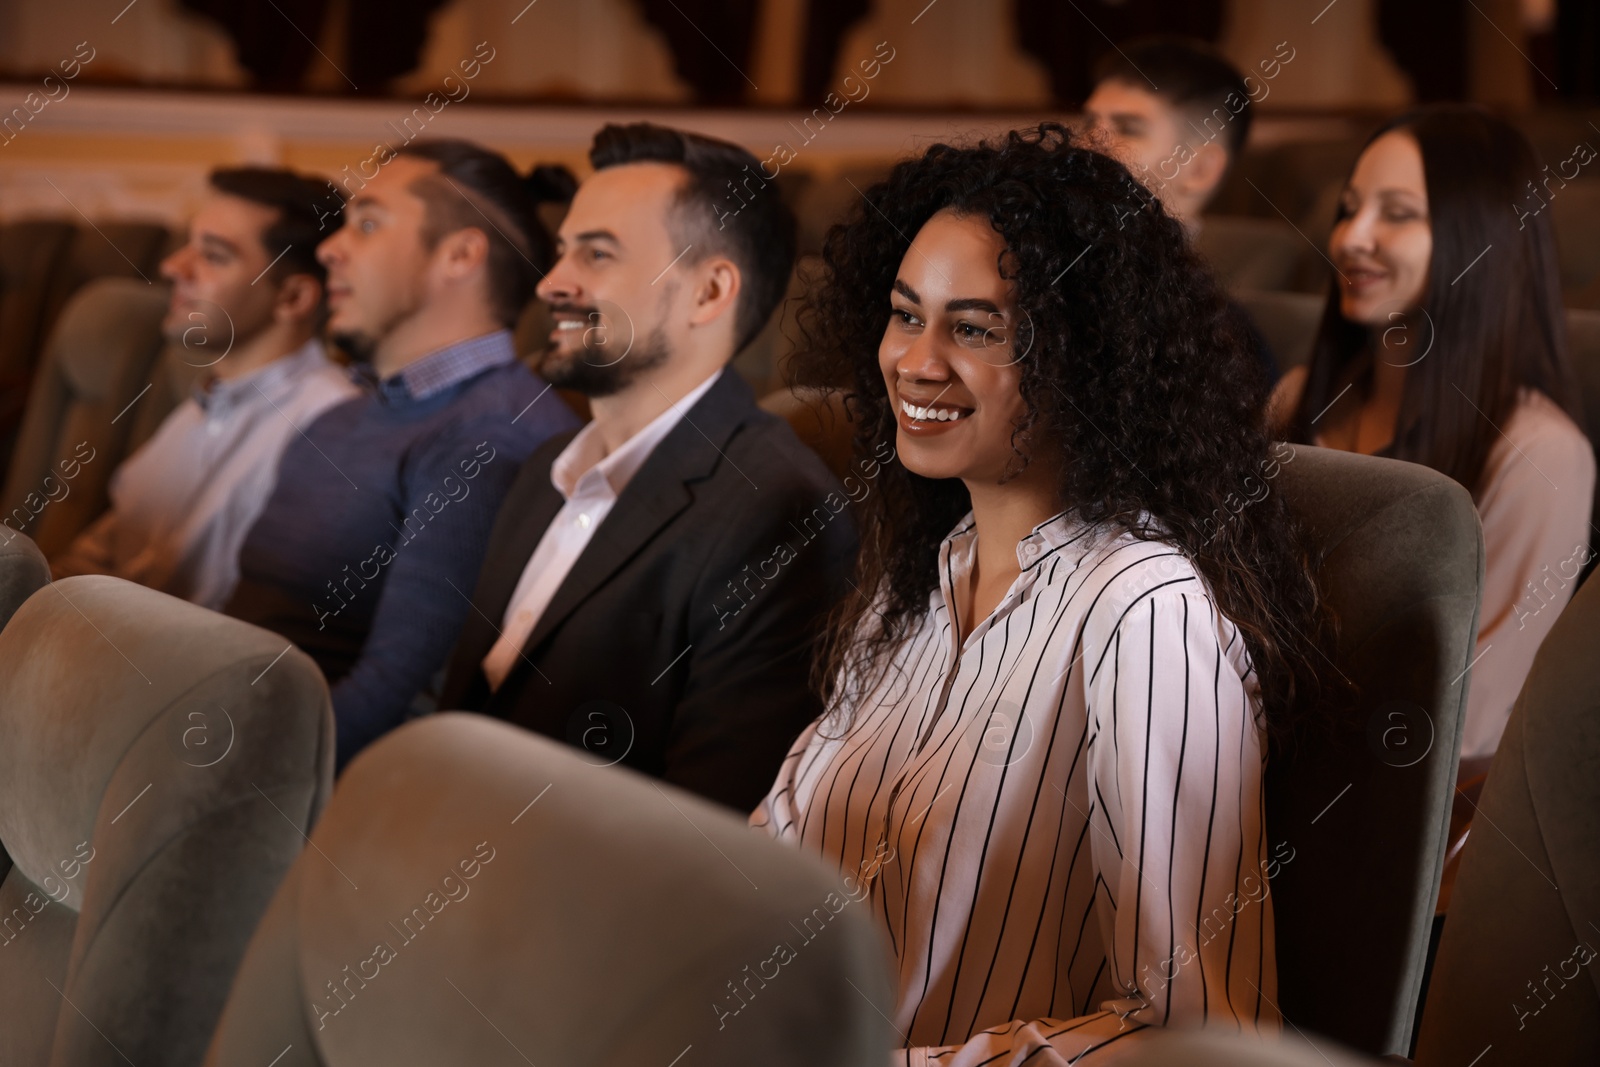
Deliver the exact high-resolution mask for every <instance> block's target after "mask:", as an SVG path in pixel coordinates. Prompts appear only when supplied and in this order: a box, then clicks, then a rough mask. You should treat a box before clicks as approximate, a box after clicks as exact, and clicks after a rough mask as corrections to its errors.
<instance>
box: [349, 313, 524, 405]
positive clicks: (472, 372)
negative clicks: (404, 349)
mask: <svg viewBox="0 0 1600 1067" xmlns="http://www.w3.org/2000/svg"><path fill="white" fill-rule="evenodd" d="M516 360H517V349H516V346H515V345H514V344H513V343H512V340H511V331H510V330H496V331H495V332H493V333H486V334H484V335H483V336H481V337H472V338H469V339H467V340H465V341H457V342H456V343H455V344H453V345H446V346H445V347H444V348H441V349H439V350H438V351H436V352H430V353H428V354H427V355H426V356H423V357H422V358H421V359H419V360H417V361H416V362H415V363H413V364H411V365H410V366H409V367H406V368H405V369H404V370H402V371H400V372H399V373H398V374H391V375H390V376H389V377H387V378H385V379H383V380H382V381H380V382H378V383H376V387H377V392H378V397H379V398H380V399H381V400H383V401H384V402H385V403H397V402H404V401H417V400H426V399H427V398H428V397H430V396H434V395H436V394H438V393H442V392H443V391H444V390H446V389H449V388H450V387H451V386H454V385H459V384H461V383H462V382H464V381H466V380H467V379H469V378H475V377H477V376H478V375H479V374H481V373H483V372H484V371H486V370H491V369H493V368H495V367H503V366H505V365H506V364H508V363H515V362H516Z"/></svg>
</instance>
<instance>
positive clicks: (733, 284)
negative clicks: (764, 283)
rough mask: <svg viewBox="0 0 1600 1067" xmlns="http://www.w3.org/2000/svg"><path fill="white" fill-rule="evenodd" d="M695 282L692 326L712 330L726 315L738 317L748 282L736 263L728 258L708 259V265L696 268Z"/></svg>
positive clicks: (703, 264) (704, 264) (706, 263)
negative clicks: (712, 324) (741, 292)
mask: <svg viewBox="0 0 1600 1067" xmlns="http://www.w3.org/2000/svg"><path fill="white" fill-rule="evenodd" d="M694 278H695V281H694V286H695V288H694V311H693V313H692V314H691V315H690V316H689V325H691V326H708V325H710V324H711V323H713V322H716V321H718V320H719V319H721V318H722V316H724V315H728V316H732V315H735V314H737V312H738V304H739V293H740V291H741V290H742V288H743V286H744V279H743V277H741V276H740V274H739V268H738V266H737V265H735V264H734V262H733V260H731V259H729V258H728V257H727V256H707V257H706V259H705V261H704V262H702V263H698V264H696V265H695V267H694ZM728 321H730V322H731V321H733V320H732V319H731V318H730V319H729V320H728Z"/></svg>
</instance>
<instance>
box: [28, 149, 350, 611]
mask: <svg viewBox="0 0 1600 1067" xmlns="http://www.w3.org/2000/svg"><path fill="white" fill-rule="evenodd" d="M325 197H326V185H325V183H320V182H316V181H313V180H311V179H309V178H303V177H301V176H299V175H296V174H293V173H291V172H289V171H283V170H266V169H258V168H245V169H237V170H219V171H216V172H214V173H213V174H212V175H211V178H210V192H209V195H208V196H207V197H206V199H205V201H204V202H203V203H202V204H201V206H200V209H199V211H198V212H197V213H196V215H195V217H194V220H193V222H192V223H191V224H190V228H189V240H188V242H187V243H186V244H185V245H184V246H183V247H182V248H180V249H178V250H177V251H176V252H174V253H173V254H172V255H171V256H169V257H168V258H167V259H166V261H165V262H163V263H162V265H161V273H162V274H163V275H164V276H165V277H166V278H168V279H169V280H171V281H172V283H173V291H172V303H171V306H170V307H169V308H168V311H167V317H166V320H165V322H164V324H163V328H164V330H165V333H166V335H167V340H168V342H169V343H170V344H172V345H173V346H174V347H175V348H176V351H177V354H178V356H179V357H180V358H182V359H183V360H184V361H185V362H188V363H190V364H192V365H195V366H198V367H202V368H204V369H203V371H202V374H203V377H202V378H201V380H200V382H199V384H198V385H197V387H196V389H195V392H194V395H193V396H191V397H190V398H189V399H187V400H185V401H184V402H183V403H182V404H180V405H179V406H178V407H177V409H176V410H174V411H173V412H172V414H171V415H169V416H168V417H167V419H166V421H165V422H163V423H162V424H161V427H160V428H159V429H158V430H157V431H156V433H155V434H154V435H153V436H152V437H151V438H150V440H149V441H147V442H146V443H145V444H144V445H143V446H142V447H141V448H140V449H139V450H138V451H137V452H135V453H134V454H133V455H132V456H130V457H129V458H128V459H127V461H126V462H124V463H123V464H122V466H121V467H120V468H118V470H117V472H116V474H115V475H113V477H112V482H111V507H110V509H109V510H108V511H107V512H106V513H105V514H104V515H102V516H101V517H100V518H99V519H98V520H96V521H95V522H94V523H93V524H92V525H91V526H90V527H89V528H88V529H87V530H85V531H84V532H83V533H82V534H80V535H79V537H78V538H77V540H75V541H74V542H73V543H72V545H71V546H69V547H68V548H67V550H66V551H65V552H64V553H63V554H62V555H60V556H58V557H57V558H56V559H54V560H52V561H51V569H52V570H53V571H54V573H55V575H56V577H58V578H60V577H65V576H67V575H71V574H114V575H116V576H118V577H121V578H127V579H128V580H130V581H135V582H138V583H140V584H141V585H147V586H149V587H151V588H152V589H159V590H161V591H162V592H165V593H171V594H172V595H174V596H178V597H182V598H184V599H185V600H190V601H193V602H194V603H196V604H201V605H203V606H205V607H208V608H213V609H220V608H221V607H222V605H223V604H224V603H226V602H227V599H228V597H229V595H230V594H231V593H232V592H233V588H234V586H235V585H236V584H237V582H238V579H239V547H240V545H241V544H242V543H243V541H244V536H245V533H246V532H247V531H248V530H249V529H250V526H251V525H252V524H253V523H254V522H255V520H256V517H257V516H258V515H259V514H260V513H261V509H262V506H263V505H264V504H265V503H266V499H267V496H268V495H269V494H270V493H271V492H272V487H273V485H274V483H275V482H276V479H277V470H278V459H279V457H280V455H281V454H282V452H283V449H284V446H285V445H286V444H287V443H288V442H289V440H290V439H292V438H294V437H296V436H297V435H298V434H299V433H300V432H301V431H302V430H304V429H305V427H307V426H308V425H310V423H311V421H312V420H313V419H315V418H316V417H317V416H318V415H320V414H321V413H322V412H323V411H324V410H326V409H327V408H329V407H331V406H332V405H334V404H336V403H339V402H340V401H343V400H348V399H350V398H352V397H354V396H355V395H357V393H358V390H357V388H356V386H355V385H354V383H352V382H351V380H350V378H349V376H348V375H347V374H346V373H345V372H344V371H343V370H342V369H340V368H339V367H338V366H336V365H335V364H334V363H332V362H331V361H330V360H329V359H328V355H327V353H326V352H325V351H324V349H323V347H322V342H321V341H320V340H319V339H318V337H317V334H318V332H319V331H320V329H321V326H322V323H323V321H324V318H325V315H326V310H325V306H326V305H325V299H324V296H325V290H324V285H325V281H326V271H325V269H324V268H323V267H322V265H321V264H320V263H318V262H317V259H316V246H317V242H318V240H319V239H320V238H321V237H322V236H324V235H323V234H322V233H321V231H320V230H319V229H318V225H317V211H318V208H319V206H320V205H321V204H322V203H323V201H324V199H325Z"/></svg>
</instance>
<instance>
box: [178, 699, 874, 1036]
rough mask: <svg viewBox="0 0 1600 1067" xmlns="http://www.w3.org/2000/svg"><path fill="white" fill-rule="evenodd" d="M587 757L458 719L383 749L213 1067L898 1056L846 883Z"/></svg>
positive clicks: (342, 793) (431, 722)
mask: <svg viewBox="0 0 1600 1067" xmlns="http://www.w3.org/2000/svg"><path fill="white" fill-rule="evenodd" d="M593 758H594V757H592V756H587V755H586V754H585V753H583V752H581V751H580V750H575V749H572V748H570V747H568V746H566V745H562V744H559V743H557V742H554V741H551V740H548V739H546V738H543V737H539V736H536V735H534V734H531V733H527V732H525V731H521V730H518V729H516V728H515V727H512V726H509V725H506V724H504V723H500V722H496V721H494V720H490V719H487V718H484V717H481V716H474V715H465V714H459V713H450V714H443V715H436V716H430V717H428V718H425V719H422V720H419V721H417V722H415V723H412V724H410V725H407V726H405V727H402V728H401V729H399V730H397V731H395V732H394V733H392V734H390V735H389V736H387V737H385V738H384V739H382V740H381V741H379V742H378V743H376V744H374V745H373V746H372V747H371V748H370V749H368V750H367V751H366V752H365V753H363V754H362V756H361V757H360V758H358V759H357V760H356V761H355V762H354V763H353V764H352V765H351V766H350V767H349V768H348V769H347V771H346V772H345V774H344V775H343V776H342V777H341V779H340V782H339V790H338V792H337V794H336V795H335V796H334V798H333V802H332V803H331V804H330V805H329V807H328V811H327V815H326V817H325V818H324V819H323V820H322V822H321V823H320V824H319V825H318V827H317V830H316V833H315V834H314V835H313V837H312V841H313V844H314V845H315V848H314V849H313V850H311V851H308V852H307V853H306V854H305V855H303V856H302V857H301V859H300V861H299V862H298V863H296V865H295V867H294V869H293V871H292V872H291V873H290V875H289V877H288V878H287V880H286V881H285V882H284V884H283V887H282V888H281V889H280V891H279V892H278V895H277V896H276V898H274V900H273V902H272V907H271V909H270V910H269V912H268V913H267V916H266V918H265V919H263V921H262V923H261V927H260V929H259V930H257V932H256V936H255V938H254V940H253V941H252V943H251V945H250V950H249V954H248V956H247V958H246V961H245V964H244V966H243V967H242V968H241V971H240V974H239V978H238V980H237V982H236V983H235V985H234V988H233V992H232V994H231V996H230V998H229V1002H228V1007H227V1010H226V1012H225V1013H224V1016H223V1019H222V1022H221V1025H220V1026H219V1028H218V1031H217V1035H216V1038H215V1041H214V1042H213V1044H212V1047H211V1050H210V1053H209V1055H208V1057H207V1062H208V1063H211V1064H218V1065H224V1064H242V1063H256V1062H260V1063H262V1064H265V1063H268V1062H270V1061H272V1059H273V1057H274V1056H279V1055H280V1054H281V1056H282V1058H281V1059H280V1060H278V1061H277V1064H276V1067H296V1065H307V1064H371V1063H383V1064H389V1065H391V1067H405V1065H412V1064H415V1065H419V1067H420V1065H423V1064H440V1063H521V1062H524V1061H525V1060H526V1061H528V1062H532V1063H536V1064H567V1065H577V1064H582V1065H593V1067H600V1065H608V1067H609V1065H615V1067H622V1065H624V1064H626V1065H630V1067H636V1065H640V1064H657V1065H659V1067H666V1065H668V1064H670V1063H673V1062H674V1061H675V1059H676V1058H678V1057H679V1056H682V1055H683V1054H684V1053H685V1051H686V1050H687V1049H688V1048H690V1047H691V1046H692V1047H693V1052H692V1053H690V1054H689V1056H688V1057H685V1059H684V1061H683V1062H685V1063H688V1062H693V1063H696V1064H702V1065H704V1064H727V1065H730V1067H731V1065H734V1064H738V1065H741V1067H747V1065H751V1064H762V1065H764V1067H773V1065H782V1064H829V1065H831V1067H850V1065H856V1064H860V1065H862V1067H882V1065H883V1064H884V1063H887V1062H888V1058H889V1049H890V1048H891V1047H892V1043H893V1038H892V1035H891V1033H890V1029H889V1025H888V1022H887V1019H886V1015H887V1014H888V1013H890V1012H891V1011H892V1010H893V991H892V990H891V988H890V986H889V983H888V977H887V959H888V948H887V945H886V944H885V943H883V942H882V941H881V940H880V935H879V933H878V932H877V930H876V929H875V928H874V926H873V925H872V924H871V923H870V922H869V920H868V913H867V907H866V905H865V904H864V903H861V902H859V901H855V900H852V899H851V898H850V897H849V895H848V890H847V888H846V887H844V886H843V885H841V879H840V878H839V877H838V875H837V873H836V872H830V871H828V870H826V869H825V868H824V867H823V866H822V865H821V864H819V863H818V862H817V861H816V860H815V859H813V858H812V857H810V856H807V855H804V854H802V853H800V852H799V851H797V850H794V849H792V848H790V847H788V846H786V845H782V844H779V843H778V842H775V841H772V840H771V839H769V838H767V837H765V836H762V835H760V834H757V833H756V832H754V831H752V830H750V829H748V828H747V827H746V825H745V824H744V822H743V821H742V820H741V819H739V818H737V817H735V816H733V815H731V814H729V813H728V812H726V811H725V810H724V809H722V808H720V807H717V806H715V805H712V804H710V803H708V802H705V801H702V800H699V799H697V798H695V797H693V796H690V795H689V794H687V793H684V792H682V791H680V790H677V789H674V788H672V787H670V786H662V785H660V784H658V783H656V782H655V781H653V780H651V779H648V778H645V777H643V776H641V775H639V774H636V773H634V772H633V771H630V770H626V769H623V768H617V767H598V766H594V765H592V764H591V763H589V762H587V760H590V759H593ZM358 887H359V888H358ZM858 891H859V887H858ZM807 933H810V934H811V935H812V936H811V937H810V938H809V939H808V938H807V936H806V935H807ZM785 944H787V945H788V946H790V951H789V952H787V953H785V952H783V951H782V949H781V948H780V947H779V946H783V945H785ZM763 974H764V975H765V978H763V977H762V975H763ZM852 983H853V986H854V987H853V988H852ZM736 986H737V988H738V989H739V990H740V995H739V996H738V997H737V998H736V996H735V994H734V989H735V987H736ZM880 1012H881V1013H882V1014H880Z"/></svg>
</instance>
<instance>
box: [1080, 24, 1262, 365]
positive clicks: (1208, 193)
mask: <svg viewBox="0 0 1600 1067" xmlns="http://www.w3.org/2000/svg"><path fill="white" fill-rule="evenodd" d="M1292 58H1293V54H1292V52H1291V54H1290V55H1289V56H1288V57H1287V58H1286V59H1285V58H1283V57H1277V58H1274V59H1273V60H1271V61H1264V62H1271V63H1273V64H1274V67H1273V68H1272V69H1273V73H1274V74H1276V67H1277V66H1281V63H1280V62H1279V60H1280V59H1282V61H1284V62H1287V60H1288V59H1292ZM1252 84H1253V85H1254V88H1252ZM1269 91H1270V89H1269V88H1268V87H1267V81H1265V80H1258V79H1256V78H1254V77H1251V78H1249V79H1246V78H1245V77H1243V76H1241V75H1240V73H1239V71H1238V70H1237V69H1235V68H1234V66H1233V64H1232V63H1229V62H1228V60H1227V59H1225V58H1224V57H1223V56H1222V54H1221V53H1219V52H1218V51H1216V50H1215V49H1214V48H1212V47H1211V46H1210V45H1207V44H1205V43H1204V42H1202V41H1196V40H1189V39H1187V38H1181V37H1149V38H1145V39H1143V40H1139V41H1133V42H1129V43H1128V44H1126V45H1124V46H1123V47H1122V48H1120V49H1113V50H1112V51H1111V52H1109V53H1107V54H1106V56H1105V57H1104V58H1103V59H1102V60H1101V61H1100V63H1099V65H1098V66H1097V67H1096V69H1095V86H1094V92H1093V93H1091V94H1090V96H1089V99H1088V100H1087V101H1086V102H1085V103H1084V105H1083V117H1084V122H1085V124H1086V125H1087V126H1089V127H1090V128H1091V129H1093V130H1095V131H1097V132H1098V133H1099V134H1100V135H1101V136H1103V137H1105V138H1106V139H1107V140H1108V141H1110V143H1111V145H1112V147H1113V150H1114V151H1115V153H1116V155H1117V158H1119V159H1120V160H1121V161H1122V162H1123V163H1124V164H1125V165H1126V166H1127V167H1128V169H1129V171H1131V172H1132V173H1133V176H1134V177H1136V178H1138V179H1139V181H1140V182H1142V183H1143V184H1144V185H1145V187H1146V188H1148V189H1149V190H1150V192H1151V193H1153V194H1154V195H1155V196H1156V197H1157V198H1158V199H1159V200H1160V201H1161V205H1162V207H1164V208H1165V209H1166V210H1167V212H1168V214H1170V215H1172V216H1173V217H1174V218H1176V219H1177V220H1178V221H1179V222H1181V223H1183V225H1184V228H1185V229H1186V230H1188V231H1189V235H1190V237H1191V238H1192V237H1194V236H1195V235H1196V234H1198V233H1199V231H1200V226H1201V219H1200V213H1201V212H1202V211H1204V210H1205V206H1206V204H1208V203H1210V201H1211V198H1212V197H1213V196H1215V195H1216V192H1217V189H1218V188H1219V187H1220V186H1221V185H1222V179H1223V178H1225V177H1226V176H1227V174H1228V170H1229V168H1230V167H1232V165H1233V163H1234V161H1235V160H1237V159H1238V158H1239V153H1240V152H1242V151H1243V150H1244V145H1245V141H1246V139H1247V138H1248V137H1249V135H1250V123H1251V120H1252V118H1253V117H1254V113H1255V102H1256V100H1258V99H1261V98H1263V97H1264V96H1265V95H1266V93H1267V92H1269ZM1231 307H1232V311H1233V316H1234V318H1235V320H1236V321H1237V322H1238V324H1239V326H1240V328H1241V330H1242V331H1243V332H1244V333H1245V334H1246V336H1247V338H1248V341H1249V343H1250V344H1251V345H1252V346H1253V347H1254V349H1255V351H1256V355H1257V357H1258V358H1259V359H1260V361H1261V364H1262V368H1263V370H1265V372H1266V374H1267V377H1268V380H1269V381H1272V380H1276V379H1277V377H1278V364H1277V360H1276V359H1275V358H1274V357H1273V354H1272V351H1271V349H1270V348H1269V347H1268V345H1267V342H1266V339H1265V338H1264V337H1262V336H1261V333H1260V331H1259V330H1258V329H1257V328H1256V326H1255V324H1254V322H1253V321H1252V320H1251V319H1250V316H1249V315H1248V314H1247V313H1246V312H1245V310H1244V308H1243V307H1241V306H1240V305H1239V304H1237V303H1232V304H1231Z"/></svg>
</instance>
